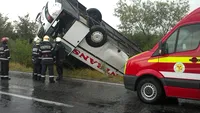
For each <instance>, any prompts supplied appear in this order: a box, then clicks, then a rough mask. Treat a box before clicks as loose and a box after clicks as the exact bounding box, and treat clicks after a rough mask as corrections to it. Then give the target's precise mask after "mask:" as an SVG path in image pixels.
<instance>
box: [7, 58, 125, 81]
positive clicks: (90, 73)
mask: <svg viewBox="0 0 200 113" xmlns="http://www.w3.org/2000/svg"><path fill="white" fill-rule="evenodd" d="M9 66H10V70H11V71H22V72H32V71H33V69H32V68H30V67H29V68H28V67H26V66H25V65H21V64H19V63H15V62H10V64H9ZM55 69H56V68H55V67H54V72H55V75H57V72H56V70H55ZM63 75H64V76H65V77H70V78H79V79H87V80H97V81H104V82H113V83H123V77H122V76H107V75H104V74H103V73H100V72H98V71H96V70H92V69H75V70H68V69H64V72H63Z"/></svg>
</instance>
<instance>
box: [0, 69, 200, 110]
mask: <svg viewBox="0 0 200 113" xmlns="http://www.w3.org/2000/svg"><path fill="white" fill-rule="evenodd" d="M10 76H11V80H10V81H8V82H7V81H0V83H1V85H0V113H200V101H194V100H185V99H179V100H178V102H176V101H169V102H164V103H163V104H162V105H147V104H144V103H142V102H141V101H140V100H139V99H138V98H137V95H136V93H134V92H131V91H127V90H126V89H125V88H124V86H123V85H118V84H116V85H115V84H105V83H96V82H91V81H81V80H75V79H70V78H66V80H64V81H63V82H61V83H55V84H49V83H48V80H47V81H46V83H45V84H43V83H40V82H35V81H32V79H31V76H30V74H25V73H20V72H10Z"/></svg>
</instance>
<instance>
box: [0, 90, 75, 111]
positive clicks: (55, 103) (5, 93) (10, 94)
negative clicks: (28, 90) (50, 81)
mask: <svg viewBox="0 0 200 113" xmlns="http://www.w3.org/2000/svg"><path fill="white" fill-rule="evenodd" d="M0 94H3V95H8V96H13V97H18V98H22V99H27V100H33V101H37V102H42V103H46V104H53V105H57V106H64V107H70V108H72V107H74V106H72V105H69V104H64V103H59V102H54V101H49V100H43V99H38V98H34V97H28V96H23V95H18V94H13V93H8V92H2V91H0Z"/></svg>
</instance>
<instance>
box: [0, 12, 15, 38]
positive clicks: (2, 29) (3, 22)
mask: <svg viewBox="0 0 200 113" xmlns="http://www.w3.org/2000/svg"><path fill="white" fill-rule="evenodd" d="M4 36H7V37H12V36H13V26H12V24H11V22H9V21H8V17H6V16H5V17H4V16H3V15H2V14H0V37H4Z"/></svg>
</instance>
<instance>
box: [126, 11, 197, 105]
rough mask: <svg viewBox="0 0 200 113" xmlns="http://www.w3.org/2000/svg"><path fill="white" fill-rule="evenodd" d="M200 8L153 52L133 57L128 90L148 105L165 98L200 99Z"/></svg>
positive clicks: (128, 66) (174, 29)
mask: <svg viewBox="0 0 200 113" xmlns="http://www.w3.org/2000/svg"><path fill="white" fill-rule="evenodd" d="M199 43H200V8H197V9H196V10H194V11H192V12H191V13H190V14H188V15H187V16H185V17H184V18H183V19H182V20H181V21H180V22H179V23H178V24H176V25H175V26H174V27H173V28H172V29H171V30H170V31H169V32H168V33H167V34H166V35H165V36H164V37H163V38H162V39H161V41H159V42H158V43H157V44H156V45H155V46H154V47H153V48H152V49H151V50H149V51H146V52H143V53H141V54H139V55H136V56H133V57H132V58H130V59H129V60H128V61H127V63H126V67H125V70H124V73H125V76H124V84H125V88H126V89H129V90H133V91H137V94H138V97H139V98H140V100H141V101H143V102H145V103H156V102H158V101H160V100H162V99H164V97H175V98H188V99H200V46H199V45H200V44H199Z"/></svg>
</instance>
